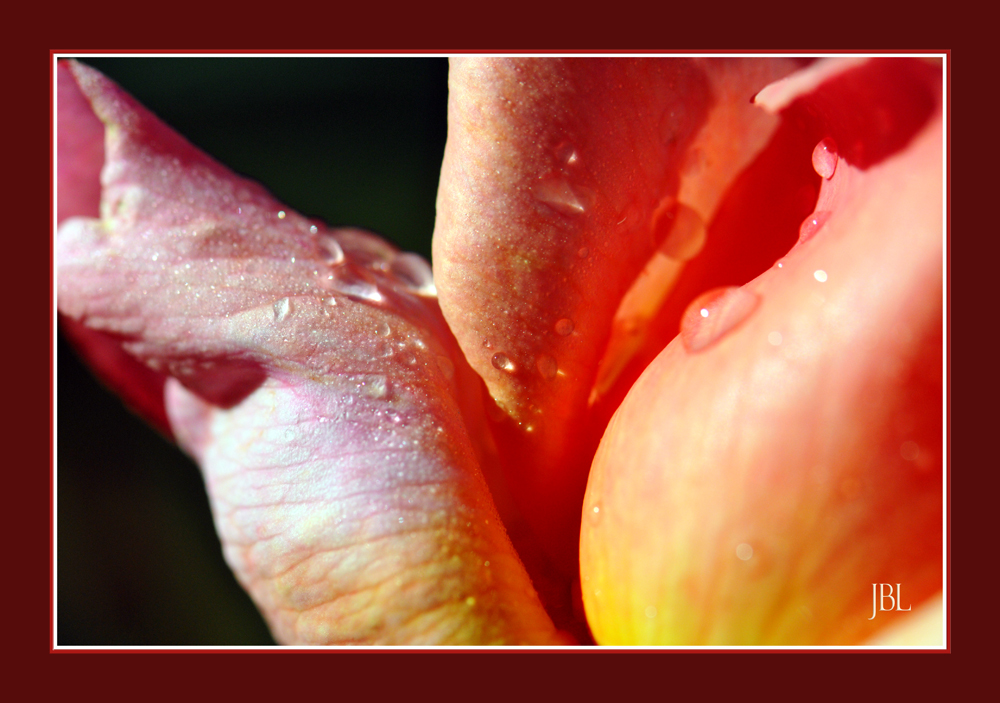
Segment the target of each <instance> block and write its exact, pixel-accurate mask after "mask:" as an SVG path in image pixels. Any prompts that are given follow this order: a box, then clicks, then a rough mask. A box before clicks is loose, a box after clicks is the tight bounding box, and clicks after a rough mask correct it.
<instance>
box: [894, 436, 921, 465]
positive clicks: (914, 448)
mask: <svg viewBox="0 0 1000 703" xmlns="http://www.w3.org/2000/svg"><path fill="white" fill-rule="evenodd" d="M899 455H900V456H901V457H903V459H905V460H906V461H916V460H917V459H918V458H919V457H920V445H919V444H917V443H916V442H914V441H913V440H907V441H905V442H903V443H902V444H901V445H899Z"/></svg>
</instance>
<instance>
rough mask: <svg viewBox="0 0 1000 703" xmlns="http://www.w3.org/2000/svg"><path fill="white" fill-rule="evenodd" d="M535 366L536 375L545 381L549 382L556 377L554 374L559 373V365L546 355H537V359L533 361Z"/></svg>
mask: <svg viewBox="0 0 1000 703" xmlns="http://www.w3.org/2000/svg"><path fill="white" fill-rule="evenodd" d="M535 366H537V367H538V373H540V374H541V375H542V378H544V379H545V380H546V381H551V380H552V379H553V378H555V377H556V372H558V371H559V364H558V362H557V361H556V360H555V358H554V357H552V356H550V355H548V354H539V355H538V358H537V359H535Z"/></svg>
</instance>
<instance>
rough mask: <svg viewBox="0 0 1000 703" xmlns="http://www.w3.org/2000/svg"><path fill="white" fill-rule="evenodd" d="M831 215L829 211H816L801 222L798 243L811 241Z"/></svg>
mask: <svg viewBox="0 0 1000 703" xmlns="http://www.w3.org/2000/svg"><path fill="white" fill-rule="evenodd" d="M831 214H832V213H831V212H830V211H829V210H817V211H816V212H814V213H813V214H811V215H809V217H807V218H806V219H804V220H802V224H801V225H799V241H800V242H805V241H807V240H809V239H812V238H813V237H814V236H815V235H816V233H817V232H819V231H820V230H821V229H822V228H823V225H825V224H826V221H827V220H829V219H830V215H831Z"/></svg>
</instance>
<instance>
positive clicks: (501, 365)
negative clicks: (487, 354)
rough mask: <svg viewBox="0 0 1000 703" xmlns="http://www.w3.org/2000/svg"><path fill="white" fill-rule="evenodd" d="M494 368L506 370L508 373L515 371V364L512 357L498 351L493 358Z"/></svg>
mask: <svg viewBox="0 0 1000 703" xmlns="http://www.w3.org/2000/svg"><path fill="white" fill-rule="evenodd" d="M492 363H493V368H495V369H497V370H499V371H506V372H507V373H513V372H514V369H515V366H514V362H513V361H511V360H510V357H509V356H507V355H506V354H504V353H503V352H497V353H496V354H494V355H493V359H492Z"/></svg>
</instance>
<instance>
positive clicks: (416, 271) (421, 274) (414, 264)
mask: <svg viewBox="0 0 1000 703" xmlns="http://www.w3.org/2000/svg"><path fill="white" fill-rule="evenodd" d="M389 273H391V274H392V275H393V276H395V277H396V278H397V279H399V280H400V281H402V282H403V285H405V286H406V287H407V288H409V289H410V290H411V291H413V292H414V293H417V294H418V295H427V296H436V295H437V288H436V287H435V286H434V274H433V273H431V267H430V265H429V264H428V263H427V262H426V261H425V260H424V258H423V257H422V256H420V255H419V254H414V253H412V252H408V251H407V252H401V253H400V254H397V255H396V257H395V258H394V259H393V260H392V262H391V263H390V264H389Z"/></svg>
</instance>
